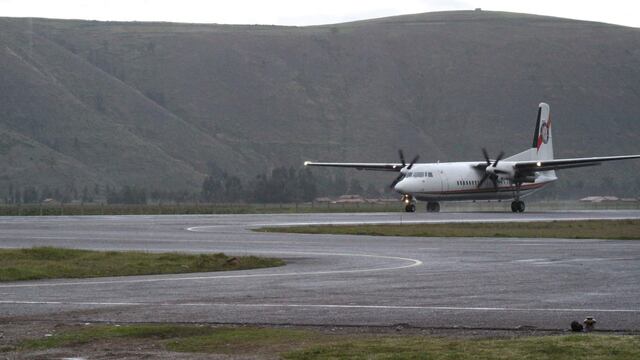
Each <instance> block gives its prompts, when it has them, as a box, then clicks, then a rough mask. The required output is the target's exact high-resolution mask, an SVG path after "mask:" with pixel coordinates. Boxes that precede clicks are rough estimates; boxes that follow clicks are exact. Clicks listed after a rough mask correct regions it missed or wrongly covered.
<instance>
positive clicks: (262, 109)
mask: <svg viewBox="0 0 640 360" xmlns="http://www.w3.org/2000/svg"><path fill="white" fill-rule="evenodd" d="M639 31H640V29H637V28H628V27H623V26H618V25H610V24H604V23H594V22H584V21H576V20H569V19H560V18H552V17H546V16H538V15H526V14H512V13H500V12H487V11H480V12H474V11H464V12H438V13H425V14H415V15H405V16H394V17H388V18H381V19H372V20H363V21H357V22H349V23H343V24H330V25H320V26H309V27H282V26H264V25H218V24H215V25H207V24H195V25H194V24H179V23H140V22H136V23H126V22H96V21H80V20H71V21H65V20H51V19H17V18H0V84H3V85H0V86H2V87H3V89H2V91H1V92H0V109H1V110H0V125H1V126H0V136H6V137H7V139H9V138H11V135H9V132H13V134H20V135H21V136H24V137H25V138H29V139H34V141H36V142H40V143H42V145H43V146H45V147H50V148H51V149H54V150H55V151H56V152H58V153H59V154H61V155H63V156H65V157H66V158H65V159H66V160H65V161H63V158H62V157H60V159H59V163H64V164H67V163H68V159H74V160H75V161H77V163H78V164H83V165H84V166H85V167H86V169H85V170H82V171H81V170H79V168H78V166H71V165H69V166H71V167H69V168H68V169H67V171H70V172H72V173H73V172H78V174H77V176H75V177H73V178H74V183H75V186H89V187H93V186H94V185H95V184H98V185H100V186H106V185H109V186H123V185H137V186H142V187H145V188H148V189H168V190H188V191H198V189H199V187H200V184H201V183H202V181H203V179H204V177H205V176H206V174H207V173H208V172H209V171H210V170H211V168H216V169H222V170H225V171H227V172H229V173H232V174H236V175H240V176H242V177H243V178H245V179H250V178H252V177H253V176H255V175H256V174H259V173H262V172H269V171H270V170H271V169H273V168H275V167H278V166H296V167H297V166H301V163H302V161H304V160H327V161H376V162H380V161H385V162H386V161H396V160H397V159H396V158H395V156H396V155H395V154H396V153H397V148H404V149H405V152H407V153H409V152H411V153H414V152H417V153H420V154H421V155H422V160H423V161H438V160H440V161H455V160H473V159H480V158H481V156H480V148H481V147H487V148H489V151H490V152H499V151H500V150H504V151H505V152H507V153H516V152H519V151H521V150H522V149H524V148H526V147H527V146H528V144H529V142H530V139H529V138H530V136H531V134H530V132H531V131H532V129H533V126H534V122H535V119H534V117H535V109H536V105H537V104H538V102H540V101H545V102H548V103H549V104H550V105H551V111H552V116H554V119H557V120H558V121H555V122H554V130H556V131H554V137H555V139H556V156H557V157H575V156H598V155H617V154H623V153H638V152H640V149H638V148H637V146H635V144H636V142H637V138H638V135H640V124H639V122H638V121H637V120H638V118H639V117H640V105H639V104H640V101H639V100H640V95H639V94H640V86H639V85H638V84H640V70H638V69H640V32H639ZM12 52H13V53H14V54H13V55H12V54H11V53H12ZM21 57H22V60H20V59H19V58H21ZM38 73H40V74H38ZM65 92H66V93H65ZM556 116H557V117H556ZM516 119H518V120H516ZM603 125H604V126H603ZM3 129H5V130H3ZM3 131H5V132H3ZM0 139H1V138H0ZM451 139H454V140H453V141H452V140H451ZM585 144H586V145H585ZM613 145H615V147H616V149H615V151H614V150H613V149H612V146H613ZM0 149H2V147H0ZM7 151H10V150H7ZM22 151H26V152H27V153H28V152H29V151H30V150H28V149H24V148H22ZM34 151H35V150H34ZM37 152H38V153H40V152H44V150H38V151H37ZM27 155H28V154H27ZM51 156H54V157H55V158H57V157H56V155H55V154H52V155H51ZM28 159H29V157H28V156H27V157H26V158H25V161H26V162H27V163H28V162H29V161H30V160H28ZM9 163H10V162H9V159H8V158H7V155H6V154H4V153H3V152H2V151H0V164H9ZM36 165H37V163H33V164H30V165H29V164H27V165H26V168H32V169H36V168H38V166H36ZM11 167H12V166H10V165H7V166H3V167H2V169H0V192H1V189H3V188H4V189H6V188H8V186H9V185H10V184H12V185H13V186H14V187H15V186H30V185H35V186H43V184H46V183H47V181H45V180H46V179H49V178H51V180H52V181H51V183H50V184H49V185H50V186H63V183H64V181H65V180H63V178H62V177H60V176H53V177H51V176H50V175H49V174H48V170H40V171H36V170H32V171H31V172H29V173H28V174H26V173H20V174H22V175H18V173H17V172H16V171H14V170H12V169H11ZM87 169H89V170H90V173H91V174H93V175H91V176H90V175H89V174H88V173H87ZM639 169H640V165H638V164H636V163H635V162H629V163H626V164H624V165H618V164H616V165H609V164H607V165H604V166H602V167H600V168H594V169H593V170H571V171H567V172H563V173H560V176H561V179H562V178H563V177H564V174H566V176H567V178H568V180H566V181H565V184H566V185H567V187H568V186H569V185H572V184H574V183H575V182H577V181H583V182H584V189H583V191H584V192H589V191H595V189H597V188H599V187H602V181H603V180H602V179H603V178H607V179H609V180H611V181H613V182H614V183H616V186H617V188H620V189H619V190H620V192H624V193H625V194H627V193H633V191H640V182H636V180H635V179H634V178H632V177H631V178H630V177H628V176H625V175H624V173H625V172H627V171H633V172H637V171H638V170H639ZM55 171H56V172H64V171H62V170H61V169H56V170H55ZM585 171H586V172H587V174H589V176H588V177H586V178H585V175H584V174H585V173H584V172H585ZM591 175H593V176H591ZM347 176H355V177H359V178H360V179H363V180H365V179H366V180H365V181H374V182H376V184H379V185H378V186H384V185H385V184H386V182H387V178H386V177H385V176H384V175H379V174H363V173H359V172H358V173H356V172H354V173H353V174H352V173H347ZM53 179H57V180H55V181H53ZM561 181H562V180H561ZM636 189H637V190H636Z"/></svg>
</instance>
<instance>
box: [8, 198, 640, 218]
mask: <svg viewBox="0 0 640 360" xmlns="http://www.w3.org/2000/svg"><path fill="white" fill-rule="evenodd" d="M509 204H510V203H509V202H495V201H494V202H478V203H471V202H443V203H441V204H440V205H441V208H442V211H448V212H457V211H461V212H465V211H474V212H477V211H499V212H508V213H510V212H511V209H510V205H509ZM628 209H640V202H608V203H584V202H579V201H538V202H528V203H527V211H549V210H628ZM418 211H420V212H424V211H425V210H424V207H423V206H419V208H418ZM339 212H404V206H403V204H402V203H401V202H400V201H396V202H380V203H362V204H358V203H355V204H345V203H342V204H331V203H298V204H295V203H291V204H212V203H184V204H139V205H123V204H26V205H8V204H2V205H0V216H60V215H178V214H274V213H339ZM408 216H410V215H408Z"/></svg>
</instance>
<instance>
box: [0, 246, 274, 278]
mask: <svg viewBox="0 0 640 360" xmlns="http://www.w3.org/2000/svg"><path fill="white" fill-rule="evenodd" d="M282 265H284V261H282V260H280V259H273V258H261V257H255V256H243V257H229V256H227V255H225V254H222V253H218V254H183V253H148V252H141V251H92V250H76V249H65V248H53V247H35V248H28V249H0V281H17V280H36V279H58V278H88V277H103V276H128V275H151V274H179V273H192V272H210V271H226V270H246V269H256V268H264V267H272V266H282Z"/></svg>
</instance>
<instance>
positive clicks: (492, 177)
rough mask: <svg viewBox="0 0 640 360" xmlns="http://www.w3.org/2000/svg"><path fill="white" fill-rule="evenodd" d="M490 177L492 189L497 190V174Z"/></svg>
mask: <svg viewBox="0 0 640 360" xmlns="http://www.w3.org/2000/svg"><path fill="white" fill-rule="evenodd" d="M490 178H491V182H493V189H494V190H495V191H498V177H497V176H490Z"/></svg>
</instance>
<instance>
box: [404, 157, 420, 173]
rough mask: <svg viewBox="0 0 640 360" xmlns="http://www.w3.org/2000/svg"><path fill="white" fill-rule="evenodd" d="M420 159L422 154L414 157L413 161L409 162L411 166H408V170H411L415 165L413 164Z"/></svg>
mask: <svg viewBox="0 0 640 360" xmlns="http://www.w3.org/2000/svg"><path fill="white" fill-rule="evenodd" d="M418 159H420V155H416V157H414V158H413V160H411V163H409V167H407V170H411V168H412V167H413V164H415V163H416V161H418Z"/></svg>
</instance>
